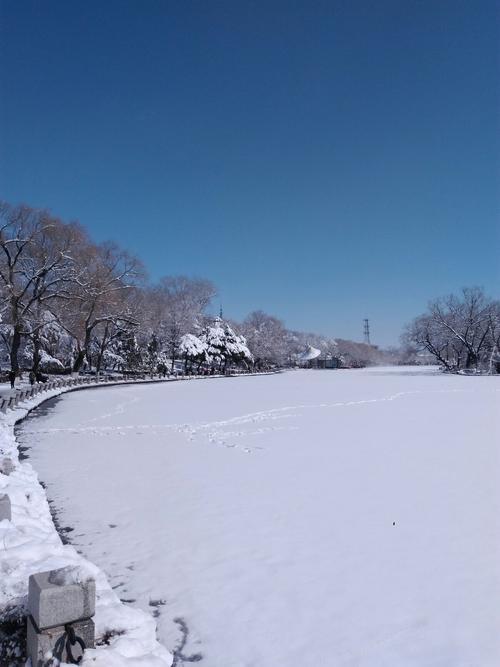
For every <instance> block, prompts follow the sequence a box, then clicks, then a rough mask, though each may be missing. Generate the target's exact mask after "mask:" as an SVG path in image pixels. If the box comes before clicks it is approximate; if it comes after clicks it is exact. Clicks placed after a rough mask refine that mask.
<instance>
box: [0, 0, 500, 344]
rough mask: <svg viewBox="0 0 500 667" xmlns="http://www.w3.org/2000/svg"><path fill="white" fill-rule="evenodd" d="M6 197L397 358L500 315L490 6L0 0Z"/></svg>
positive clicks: (230, 295)
mask: <svg viewBox="0 0 500 667" xmlns="http://www.w3.org/2000/svg"><path fill="white" fill-rule="evenodd" d="M0 7H1V12H0V24H1V35H0V38H1V47H0V48H1V54H0V55H1V90H0V93H1V95H0V98H1V101H0V113H1V137H0V140H1V143H0V150H1V158H0V162H1V171H0V179H1V183H0V185H1V187H0V196H1V197H3V198H5V199H7V200H8V201H11V202H13V203H18V202H24V203H28V204H31V205H33V206H37V207H48V208H50V209H51V210H52V211H53V213H55V214H57V215H59V216H61V217H62V218H63V219H68V220H69V219H78V220H80V222H82V223H83V224H84V225H86V226H87V227H88V228H89V229H90V231H91V233H92V235H93V236H94V237H95V238H96V239H98V240H104V239H108V238H111V239H115V240H117V241H119V242H120V243H121V244H123V245H125V246H126V247H128V248H130V249H131V250H133V251H135V252H136V253H137V254H138V255H139V256H141V257H142V259H143V260H144V262H145V264H146V266H147V268H148V270H149V272H150V276H151V278H152V279H155V278H157V277H159V276H161V275H164V274H175V273H183V274H187V275H199V276H204V277H207V278H211V279H212V280H213V281H214V282H215V283H216V285H217V287H218V289H219V293H220V297H218V299H217V303H218V302H219V301H221V302H222V304H223V306H224V311H225V314H227V315H228V316H230V317H234V318H236V319H237V318H242V317H243V316H244V315H245V314H246V313H248V312H249V311H251V310H253V309H257V308H262V309H264V310H267V311H268V312H271V313H273V314H277V315H279V316H281V317H282V318H284V319H285V321H286V323H287V325H288V326H290V327H294V328H302V329H309V330H316V331H319V332H323V333H325V334H330V335H333V336H339V337H352V338H354V339H361V338H362V320H363V318H364V317H369V318H370V320H371V324H372V331H373V336H372V337H373V340H374V342H378V343H380V344H391V343H395V342H397V340H398V336H399V334H400V331H401V327H402V325H403V324H404V323H405V322H406V321H407V320H408V319H410V318H411V317H413V316H414V315H416V314H418V313H419V312H421V311H422V310H423V309H424V308H425V305H426V303H427V300H428V299H429V298H432V297H434V296H437V295H440V294H443V293H448V292H450V291H454V290H457V289H459V288H460V287H461V286H464V285H483V286H484V287H485V288H486V289H487V290H488V292H489V293H490V294H491V295H493V296H500V290H499V285H500V269H499V256H500V255H499V251H500V231H499V222H498V213H499V190H498V185H499V129H500V128H499V120H498V114H499V106H498V100H499V81H500V68H499V50H498V43H499V34H500V33H499V27H500V24H499V10H498V7H499V5H498V3H497V2H496V1H494V0H492V1H491V2H490V1H488V0H485V1H483V0H470V1H463V0H420V1H419V0H379V1H377V2H374V1H370V2H369V1H368V0H364V1H361V0H359V1H358V0H343V1H339V0H325V1H324V2H323V1H314V0H304V1H302V2H296V1H294V0H283V1H282V2H273V1H272V0H260V1H255V2H250V1H245V0H228V1H215V0H209V1H205V0H198V1H196V2H192V1H190V0H179V1H178V2H169V1H167V0H161V1H160V0H158V1H156V0H144V1H139V0H134V1H126V0H113V1H112V0H99V1H97V0H86V1H85V2H67V0H65V1H55V0H45V1H44V2H37V1H25V0H1V1H0Z"/></svg>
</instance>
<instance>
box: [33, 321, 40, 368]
mask: <svg viewBox="0 0 500 667" xmlns="http://www.w3.org/2000/svg"><path fill="white" fill-rule="evenodd" d="M41 348H42V344H41V342H40V335H39V332H38V331H37V332H36V333H35V334H33V373H35V374H36V373H38V372H39V370H40V361H41V359H40V351H41Z"/></svg>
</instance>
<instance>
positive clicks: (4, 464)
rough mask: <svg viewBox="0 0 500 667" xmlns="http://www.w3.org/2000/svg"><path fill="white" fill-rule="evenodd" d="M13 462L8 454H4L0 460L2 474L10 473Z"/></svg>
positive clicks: (12, 470)
mask: <svg viewBox="0 0 500 667" xmlns="http://www.w3.org/2000/svg"><path fill="white" fill-rule="evenodd" d="M14 469H15V467H14V463H13V461H12V459H10V458H9V457H8V456H4V457H3V458H2V460H1V461H0V472H1V473H3V474H4V475H10V473H11V472H14Z"/></svg>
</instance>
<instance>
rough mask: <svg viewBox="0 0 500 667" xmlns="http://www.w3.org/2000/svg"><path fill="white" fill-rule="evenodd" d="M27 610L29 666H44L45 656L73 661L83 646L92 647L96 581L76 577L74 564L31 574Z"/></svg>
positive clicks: (63, 660) (81, 651)
mask: <svg viewBox="0 0 500 667" xmlns="http://www.w3.org/2000/svg"><path fill="white" fill-rule="evenodd" d="M28 612H29V616H28V629H27V631H28V636H27V653H28V656H29V657H30V658H31V664H32V667H43V666H44V665H45V664H46V662H47V656H51V657H54V658H57V659H58V660H60V661H62V662H69V663H71V662H76V661H78V658H79V657H80V656H81V655H82V653H83V648H94V639H95V629H94V622H93V620H92V616H93V615H94V613H95V581H94V580H93V579H89V580H87V581H79V578H78V576H77V569H76V568H72V567H66V568H62V569H60V570H51V571H49V572H40V573H38V574H32V575H31V576H30V578H29V587H28Z"/></svg>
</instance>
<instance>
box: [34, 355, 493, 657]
mask: <svg viewBox="0 0 500 667" xmlns="http://www.w3.org/2000/svg"><path fill="white" fill-rule="evenodd" d="M499 389H500V383H499V379H498V378H497V377H472V378H470V377H462V376H446V375H441V374H439V373H436V372H434V371H432V370H431V369H419V370H418V371H416V370H415V369H410V368H400V369H370V370H364V371H363V370H355V371H297V372H288V373H284V374H282V375H278V376H265V377H246V378H245V377H244V378H238V379H220V380H215V381H212V380H209V381H196V382H186V383H170V384H164V385H144V386H132V387H116V388H103V389H96V390H93V391H89V392H81V393H75V394H68V395H66V396H64V397H63V398H62V399H61V401H60V402H59V403H58V404H57V406H55V407H54V409H53V410H51V411H49V413H48V414H46V415H42V416H40V417H37V418H33V419H29V420H28V421H26V422H25V423H24V425H23V427H22V429H23V433H22V440H23V442H24V443H28V444H31V445H32V449H31V451H30V452H29V454H30V457H31V463H32V464H33V465H34V467H35V469H36V470H37V471H38V472H39V476H40V478H41V479H42V480H44V481H45V482H46V483H47V485H48V490H47V493H48V495H49V497H51V498H53V499H54V500H55V504H56V506H57V507H58V508H60V509H61V514H60V517H59V518H60V522H61V524H62V525H64V526H66V525H69V526H72V527H73V528H74V531H73V532H72V533H71V539H72V540H73V542H74V543H75V545H76V547H77V548H78V549H81V550H82V551H83V553H84V555H85V556H86V557H88V558H89V559H90V560H91V561H93V562H94V563H96V564H97V565H98V566H99V567H100V568H102V569H103V570H104V571H105V572H106V573H107V575H108V577H109V579H110V581H111V583H112V584H113V585H114V586H115V587H116V592H117V593H118V594H119V596H120V597H121V598H123V599H126V600H134V602H133V603H131V604H133V605H134V606H139V607H142V609H143V610H145V611H148V612H149V613H151V614H154V615H155V617H156V618H157V621H158V627H159V638H160V640H162V641H163V642H164V644H165V645H166V646H167V647H168V648H170V649H175V648H176V647H178V646H180V644H181V642H183V641H185V645H184V647H183V648H182V650H180V651H178V652H177V662H176V664H178V665H181V664H190V663H189V662H187V661H186V662H185V663H184V662H183V660H182V656H184V657H187V658H194V657H196V654H202V655H203V659H202V660H201V662H200V664H202V665H206V666H207V667H250V666H255V667H290V666H291V665H295V664H297V665H304V666H307V667H330V666H331V667H430V666H432V667H466V666H467V667H470V666H471V665H474V666H478V667H479V666H480V667H498V665H500V639H499V632H498V628H499V627H500V605H499V604H498V600H499V599H500V597H499V594H500V585H499V584H500V522H499V520H498V517H499V516H500V490H499V484H498V471H499V462H500V461H499V447H498V443H499V435H500V424H499V422H500V411H499V410H498V403H499V398H500V393H499ZM96 664H105V663H98V662H97V663H96ZM109 664H110V665H111V663H109ZM117 664H119V663H117Z"/></svg>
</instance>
